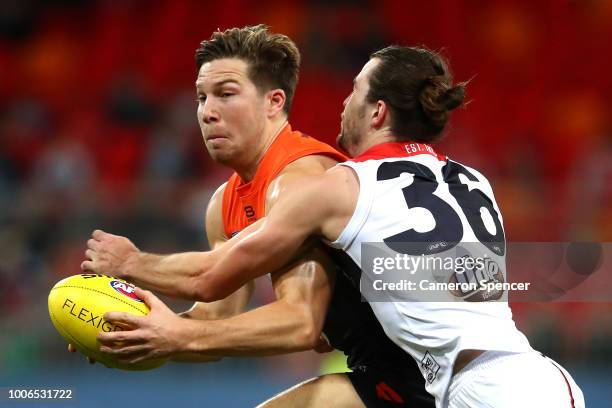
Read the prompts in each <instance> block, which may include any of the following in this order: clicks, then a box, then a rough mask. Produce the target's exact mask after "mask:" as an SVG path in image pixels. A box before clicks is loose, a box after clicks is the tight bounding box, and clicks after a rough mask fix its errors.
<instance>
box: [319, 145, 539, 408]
mask: <svg viewBox="0 0 612 408" xmlns="http://www.w3.org/2000/svg"><path fill="white" fill-rule="evenodd" d="M339 165H342V166H347V167H350V168H351V169H353V171H354V172H355V173H356V175H357V177H358V179H359V185H360V189H359V198H358V202H357V206H356V208H355V212H354V213H353V216H352V218H351V220H350V221H349V223H348V224H347V225H346V227H345V229H344V230H343V231H342V233H341V234H340V236H339V237H338V239H337V240H336V241H334V242H333V243H331V244H330V245H331V246H332V247H335V248H338V249H341V250H343V251H344V252H346V253H347V254H348V255H349V257H350V258H351V259H352V260H353V261H354V262H355V264H356V265H357V266H359V267H360V269H361V292H362V294H363V296H364V298H365V300H367V301H368V302H369V303H370V305H371V307H372V309H373V311H374V313H375V315H376V317H377V318H378V320H379V321H380V323H381V325H382V326H383V328H384V330H385V332H386V334H387V336H389V338H390V339H391V340H393V341H394V342H395V343H396V344H397V345H399V346H400V347H402V348H403V349H404V350H405V351H406V352H407V353H409V354H410V355H411V356H412V357H413V358H414V359H415V360H416V361H417V364H418V365H419V368H420V369H421V372H422V374H423V376H424V377H425V383H426V388H427V391H428V392H430V393H431V394H432V395H433V396H434V397H435V399H436V406H438V407H442V406H444V405H445V398H446V394H447V390H448V386H449V383H450V379H451V377H452V371H453V364H454V362H455V359H456V357H457V355H458V353H459V352H460V351H461V350H467V349H474V350H499V351H510V352H524V351H529V350H532V349H531V346H530V345H529V342H528V340H527V339H526V337H525V336H524V335H523V334H522V333H521V332H520V331H518V330H517V328H516V325H515V323H514V321H513V320H512V312H511V310H510V308H509V306H508V303H507V297H500V296H502V295H501V294H500V296H493V299H495V300H490V299H491V298H490V297H489V298H487V296H486V295H483V292H482V291H479V290H474V291H470V290H467V289H466V290H446V291H445V290H438V291H436V292H435V296H434V295H433V294H432V293H431V292H429V291H427V290H419V287H418V284H419V282H424V281H427V282H438V283H439V282H443V283H448V282H449V281H452V282H456V281H462V280H465V281H469V280H470V279H471V278H470V276H468V275H467V274H454V273H451V274H450V275H448V276H447V275H444V276H446V278H444V277H443V278H440V276H435V275H436V271H433V272H432V270H431V269H428V268H416V269H414V268H413V270H411V271H410V272H409V273H407V275H406V276H409V277H410V280H412V281H413V282H415V283H416V285H417V287H416V290H386V291H385V290H382V291H381V294H380V296H373V295H372V293H371V291H370V292H369V293H366V291H364V287H363V286H364V282H367V283H366V284H367V285H370V284H372V282H374V281H376V280H377V279H378V278H380V277H383V276H384V273H382V274H381V273H380V272H373V270H372V267H371V265H365V264H362V262H365V258H363V257H362V248H366V246H365V245H367V244H366V243H378V244H377V245H379V246H380V245H382V246H384V247H386V248H388V251H389V252H390V253H391V252H392V253H393V254H397V253H399V254H408V255H409V256H411V257H421V258H423V259H425V258H428V257H430V258H431V257H433V256H437V257H442V256H447V257H448V256H452V257H455V259H456V258H457V257H462V256H463V254H465V253H469V252H478V253H479V254H485V257H487V258H488V260H487V262H491V264H492V265H494V266H495V267H496V268H497V269H496V270H494V271H493V273H489V275H486V273H485V274H484V275H482V271H476V272H474V269H476V268H472V270H470V271H469V272H470V273H472V278H473V275H474V273H476V275H478V273H481V274H480V275H479V277H477V278H476V281H481V280H483V281H486V280H489V281H493V282H504V279H505V238H504V231H503V221H502V218H501V214H500V211H499V208H498V206H497V203H496V202H495V198H494V196H493V191H492V189H491V186H490V184H489V182H488V181H487V179H486V178H485V177H484V176H483V175H482V174H480V173H479V172H478V171H476V170H474V169H471V168H469V167H467V166H464V165H462V164H459V163H457V162H454V161H451V160H449V159H448V158H446V157H445V156H441V155H438V154H437V153H436V152H435V151H434V150H433V149H432V148H431V147H430V146H428V145H424V144H419V143H409V142H406V143H385V144H381V145H378V146H375V147H373V148H372V149H370V150H368V151H367V152H366V153H364V154H363V155H361V156H359V157H357V158H355V159H354V160H352V161H349V162H345V163H341V164H339ZM466 248H467V249H466ZM474 248H476V250H475V249H474ZM365 251H366V250H365V249H364V252H365ZM364 256H365V255H364ZM392 256H393V255H390V257H392ZM415 259H416V258H415ZM434 269H435V268H434ZM485 269H486V268H485ZM438 272H439V271H438ZM483 276H484V277H485V279H483ZM453 277H454V280H453V279H452V278H453ZM379 286H380V285H379ZM370 289H371V288H370ZM413 289H414V288H413ZM479 296H480V297H479ZM486 299H489V300H488V301H487V300H486Z"/></svg>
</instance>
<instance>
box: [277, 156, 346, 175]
mask: <svg viewBox="0 0 612 408" xmlns="http://www.w3.org/2000/svg"><path fill="white" fill-rule="evenodd" d="M336 164H338V161H337V160H335V159H334V158H332V157H329V156H326V155H324V154H311V155H307V156H304V157H300V158H298V159H296V160H294V161H292V162H291V163H289V164H287V165H286V166H285V167H284V168H283V169H282V170H281V171H280V172H279V174H278V176H284V175H291V176H300V175H304V176H309V175H318V174H323V173H325V171H326V170H327V169H330V168H332V167H334V166H335V165H336ZM278 176H277V177H278Z"/></svg>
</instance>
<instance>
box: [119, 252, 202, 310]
mask: <svg viewBox="0 0 612 408" xmlns="http://www.w3.org/2000/svg"><path fill="white" fill-rule="evenodd" d="M210 257H211V253H210V252H183V253H178V254H172V255H155V254H149V253H145V252H139V253H137V254H134V255H133V256H132V257H131V258H130V259H129V260H128V261H127V262H126V265H125V268H124V269H123V271H122V274H121V275H122V277H123V278H125V279H127V280H130V281H131V282H133V283H135V284H136V285H137V286H140V287H142V288H145V289H149V290H152V291H155V292H157V293H161V294H164V295H167V296H172V297H179V298H183V299H187V300H199V299H198V297H197V293H196V291H195V290H194V288H196V287H197V285H196V281H197V279H198V277H199V276H200V275H201V274H202V271H203V268H204V267H205V265H206V263H207V262H208V261H209V260H210V259H209V258H210Z"/></svg>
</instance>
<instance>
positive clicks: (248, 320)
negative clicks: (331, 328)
mask: <svg viewBox="0 0 612 408" xmlns="http://www.w3.org/2000/svg"><path fill="white" fill-rule="evenodd" d="M320 326H321V324H317V323H315V322H314V321H313V318H312V316H311V315H310V313H309V311H308V309H307V307H306V306H305V305H291V304H289V303H287V302H286V301H284V300H278V301H276V302H273V303H270V304H268V305H265V306H262V307H259V308H257V309H254V310H251V311H250V312H247V313H243V314H240V315H237V316H234V317H232V318H229V319H222V320H212V321H193V322H192V325H191V327H190V328H189V330H188V334H187V335H188V336H189V339H190V340H189V341H188V342H187V344H186V347H185V350H183V351H182V353H179V356H180V355H181V354H184V353H190V354H192V355H202V356H208V357H211V356H218V357H224V356H228V357H229V356H253V357H255V356H268V355H275V354H285V353H291V352H297V351H303V350H309V349H311V348H312V347H314V345H315V344H316V342H317V341H318V339H319V336H320V331H321V327H320Z"/></svg>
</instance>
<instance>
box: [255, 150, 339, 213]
mask: <svg viewBox="0 0 612 408" xmlns="http://www.w3.org/2000/svg"><path fill="white" fill-rule="evenodd" d="M337 163H338V162H337V161H336V160H334V159H333V158H331V157H328V156H325V155H319V154H315V155H309V156H304V157H300V158H299V159H297V160H295V161H293V162H291V163H289V164H288V165H286V166H285V167H284V168H283V169H282V170H281V171H280V172H279V174H278V175H277V176H276V177H275V178H274V179H273V180H272V181H271V182H270V184H269V185H268V189H267V191H266V208H269V207H270V206H271V205H273V204H274V203H275V202H276V201H277V200H278V198H279V196H280V195H281V194H283V193H284V192H285V191H286V190H287V189H288V188H289V187H291V186H293V185H294V184H299V183H301V182H303V181H305V180H304V179H305V178H309V177H320V176H322V175H323V174H324V173H325V172H326V171H327V170H328V169H330V168H332V167H333V166H335V165H336V164H337Z"/></svg>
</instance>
